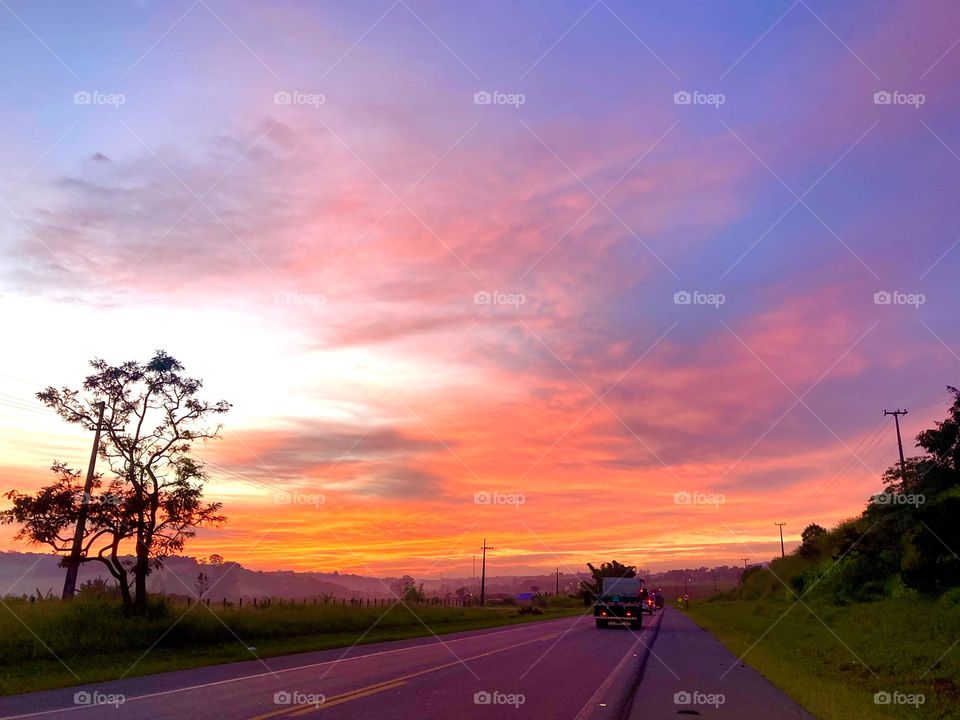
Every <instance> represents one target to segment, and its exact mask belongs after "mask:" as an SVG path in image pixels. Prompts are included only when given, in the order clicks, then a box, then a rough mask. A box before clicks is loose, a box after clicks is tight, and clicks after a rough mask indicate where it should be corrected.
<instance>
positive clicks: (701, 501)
mask: <svg viewBox="0 0 960 720" xmlns="http://www.w3.org/2000/svg"><path fill="white" fill-rule="evenodd" d="M726 501H727V496H726V495H724V494H723V493H705V492H687V491H686V490H682V491H680V492H675V493H674V494H673V504H674V505H713V506H714V507H715V508H718V507H720V506H721V505H723V504H724V503H725V502H726Z"/></svg>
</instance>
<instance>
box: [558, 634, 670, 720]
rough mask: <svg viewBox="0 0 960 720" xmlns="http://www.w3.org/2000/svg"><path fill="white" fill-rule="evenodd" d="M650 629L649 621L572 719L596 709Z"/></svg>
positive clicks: (582, 716)
mask: <svg viewBox="0 0 960 720" xmlns="http://www.w3.org/2000/svg"><path fill="white" fill-rule="evenodd" d="M661 617H662V616H661ZM652 629H653V624H652V623H651V624H650V625H648V626H647V628H646V630H644V631H643V632H641V633H640V635H639V636H637V639H636V640H634V641H633V645H631V646H630V649H629V650H627V654H626V655H624V656H623V658H622V659H621V660H620V662H619V663H617V666H616V667H615V668H614V669H613V672H611V673H610V674H609V675H608V676H607V679H606V680H604V681H603V683H602V684H601V685H600V687H598V688H597V691H596V692H595V693H594V694H593V695H592V696H591V697H590V699H589V700H587V704H586V705H584V706H583V707H582V708H581V709H580V712H578V713H577V716H576V717H575V718H574V719H573V720H587V718H589V717H590V715H591V714H592V713H593V711H594V710H596V709H597V707H598V706H601V703H600V698H602V697H603V696H604V694H605V693H606V692H607V691H608V690H610V687H611V686H612V685H613V683H614V682H615V681H616V679H617V678H618V677H619V676H620V673H621V672H623V669H624V668H625V667H626V666H627V663H629V662H630V660H632V659H633V653H634V651H635V650H636V649H637V646H638V645H639V644H640V641H641V640H642V639H643V635H644V633H647V632H649V631H650V630H652ZM604 707H606V706H604Z"/></svg>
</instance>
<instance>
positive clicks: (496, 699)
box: [473, 690, 527, 708]
mask: <svg viewBox="0 0 960 720" xmlns="http://www.w3.org/2000/svg"><path fill="white" fill-rule="evenodd" d="M526 701H527V697H526V695H523V694H522V693H505V692H500V691H499V690H493V691H487V690H480V691H478V692H475V693H474V694H473V704H474V705H512V706H513V707H514V708H519V707H520V706H521V705H523V704H524V703H525V702H526Z"/></svg>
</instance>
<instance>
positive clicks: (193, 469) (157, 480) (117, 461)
mask: <svg viewBox="0 0 960 720" xmlns="http://www.w3.org/2000/svg"><path fill="white" fill-rule="evenodd" d="M90 364H91V366H92V367H93V369H94V373H93V374H92V375H89V376H88V377H87V378H86V379H85V380H84V382H83V388H82V391H80V390H72V389H70V388H62V389H57V388H54V387H48V388H47V389H46V390H44V391H43V392H40V393H37V397H38V398H39V399H40V400H41V401H42V402H43V403H44V404H46V405H47V406H48V407H50V408H52V409H53V410H55V411H56V412H57V413H58V414H59V415H60V416H61V417H62V418H63V419H64V420H66V421H67V422H70V423H75V424H78V425H82V426H84V427H87V428H93V427H94V426H95V425H96V418H97V407H98V404H99V403H101V402H103V403H104V404H105V408H106V409H105V413H104V428H103V439H102V441H101V444H100V448H99V453H100V457H101V458H103V459H104V460H106V461H107V463H108V465H109V468H110V470H111V471H112V473H113V474H114V476H115V478H116V480H117V481H118V484H116V487H117V488H118V489H119V492H118V493H117V495H118V497H119V502H118V504H117V505H116V506H115V507H116V509H117V513H118V516H119V517H118V520H120V521H122V522H120V524H119V526H117V527H115V528H114V536H113V539H114V540H117V539H118V538H119V540H117V543H116V544H115V545H114V546H113V547H112V554H110V553H108V555H110V557H112V558H113V559H114V560H115V559H116V558H117V555H116V550H117V546H119V544H120V542H122V541H124V540H128V539H129V540H130V541H132V542H133V545H134V555H135V560H134V563H133V567H132V568H131V570H132V573H133V581H134V582H133V584H134V591H135V601H134V603H135V607H136V609H137V610H139V611H141V612H142V611H144V610H145V609H146V603H147V575H148V574H149V573H150V571H151V570H152V569H155V568H159V567H160V566H161V565H162V563H163V559H164V558H166V557H168V556H170V555H172V554H175V553H178V552H180V551H181V550H182V549H183V547H184V544H185V543H186V541H187V540H188V539H189V538H191V537H193V536H194V535H195V532H196V530H195V529H196V528H197V527H199V526H203V525H215V524H219V523H222V522H224V520H225V518H224V517H223V516H222V515H220V509H221V504H220V503H204V502H203V499H202V496H203V484H204V481H205V475H204V471H203V466H202V464H201V463H200V462H199V461H198V460H197V459H196V458H194V457H193V455H192V450H193V443H194V442H196V441H197V440H205V439H209V438H214V437H217V435H218V434H219V432H220V429H221V426H220V425H219V424H218V425H214V426H212V427H211V426H208V425H207V424H206V423H207V422H208V420H209V418H210V417H211V416H216V415H222V414H224V413H226V412H227V411H228V410H229V409H230V404H229V403H227V402H224V401H220V402H216V403H209V402H206V401H203V400H200V399H199V398H198V397H197V395H198V393H199V392H200V390H201V388H202V386H203V384H202V382H201V381H200V380H198V379H196V378H191V377H188V376H186V375H185V374H184V368H183V366H182V365H181V364H180V363H179V362H178V361H177V360H176V359H175V358H173V357H172V356H170V355H168V354H167V353H165V352H163V351H158V352H157V353H155V354H154V356H153V357H152V358H150V360H148V361H147V362H145V363H139V362H135V361H129V362H125V363H123V364H121V365H109V364H108V363H106V362H105V361H104V360H99V359H97V360H93V361H92V362H91V363H90ZM61 482H62V479H61ZM57 485H58V484H55V485H54V486H51V487H50V488H44V489H43V490H41V491H40V493H39V494H38V495H37V496H35V498H34V500H35V502H34V504H33V505H32V506H31V505H30V503H27V502H26V501H23V502H21V505H20V515H18V516H15V517H13V521H15V522H20V523H21V524H26V525H27V526H30V524H31V523H34V524H35V523H37V522H41V523H42V518H36V516H31V514H30V512H31V511H32V512H38V511H39V510H40V509H42V507H44V503H45V502H46V500H45V498H46V497H47V496H48V495H49V494H50V492H55V493H56V492H61V491H62V488H58V487H57ZM113 487H114V483H111V488H113ZM18 497H22V496H18ZM38 503H39V504H38ZM60 510H61V514H60V516H58V518H57V521H56V522H63V521H69V513H70V512H73V509H72V508H70V507H67V506H66V505H64V503H63V502H62V501H61V502H60ZM74 517H75V516H74ZM5 519H6V520H7V521H10V518H9V517H5ZM55 524H56V523H55ZM65 528H66V525H61V526H59V527H58V528H57V530H58V532H59V531H62V530H64V529H65ZM30 534H31V533H29V532H28V535H27V536H28V537H29V535H30ZM41 534H43V533H41ZM48 544H49V543H48ZM89 549H90V545H89V544H88V545H87V547H86V550H87V553H86V554H85V555H84V557H83V558H82V560H83V561H86V560H90V559H91V556H90V555H89ZM100 555H101V556H102V555H103V552H102V551H101V553H100ZM97 559H101V560H103V559H104V558H103V557H98V558H97ZM108 565H109V566H110V568H111V573H113V574H114V577H117V579H118V581H119V582H120V584H121V591H122V590H123V587H124V586H125V585H126V572H127V569H126V568H125V567H124V566H123V565H122V564H120V565H119V566H118V563H117V562H109V563H108ZM118 573H120V574H121V575H122V577H118ZM126 586H127V587H129V586H128V585H126ZM124 602H125V603H129V591H127V595H125V596H124Z"/></svg>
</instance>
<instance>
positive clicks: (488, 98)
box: [473, 90, 527, 110]
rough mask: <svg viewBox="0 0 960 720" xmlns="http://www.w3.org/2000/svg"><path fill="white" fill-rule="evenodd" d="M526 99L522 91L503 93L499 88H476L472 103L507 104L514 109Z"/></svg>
mask: <svg viewBox="0 0 960 720" xmlns="http://www.w3.org/2000/svg"><path fill="white" fill-rule="evenodd" d="M526 101H527V96H526V95H524V94H523V93H505V92H500V91H499V90H493V91H492V92H491V91H489V90H478V91H477V92H475V93H474V94H473V104H474V105H509V106H510V107H512V108H513V109H514V110H517V109H519V108H520V106H521V105H523V104H524V103H525V102H526Z"/></svg>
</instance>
